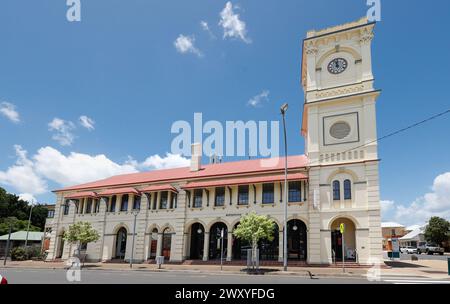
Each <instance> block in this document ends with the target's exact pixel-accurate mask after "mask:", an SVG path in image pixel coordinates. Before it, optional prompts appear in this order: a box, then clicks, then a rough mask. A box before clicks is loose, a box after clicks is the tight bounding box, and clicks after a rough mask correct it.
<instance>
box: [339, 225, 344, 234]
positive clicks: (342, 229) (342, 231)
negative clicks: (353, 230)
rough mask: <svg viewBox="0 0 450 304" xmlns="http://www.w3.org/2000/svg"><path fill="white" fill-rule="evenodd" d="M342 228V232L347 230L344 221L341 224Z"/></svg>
mask: <svg viewBox="0 0 450 304" xmlns="http://www.w3.org/2000/svg"><path fill="white" fill-rule="evenodd" d="M340 230H341V233H344V232H345V224H344V223H342V224H341V226H340Z"/></svg>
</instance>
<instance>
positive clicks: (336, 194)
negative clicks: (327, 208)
mask: <svg viewBox="0 0 450 304" xmlns="http://www.w3.org/2000/svg"><path fill="white" fill-rule="evenodd" d="M333 200H335V201H339V200H341V183H340V182H339V181H334V182H333Z"/></svg>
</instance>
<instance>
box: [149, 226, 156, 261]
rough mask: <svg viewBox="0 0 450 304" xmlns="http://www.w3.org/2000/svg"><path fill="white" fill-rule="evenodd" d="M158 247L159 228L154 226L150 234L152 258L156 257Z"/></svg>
mask: <svg viewBox="0 0 450 304" xmlns="http://www.w3.org/2000/svg"><path fill="white" fill-rule="evenodd" d="M157 248H158V229H156V228H154V229H153V230H152V233H151V234H150V259H153V260H154V259H156V250H157Z"/></svg>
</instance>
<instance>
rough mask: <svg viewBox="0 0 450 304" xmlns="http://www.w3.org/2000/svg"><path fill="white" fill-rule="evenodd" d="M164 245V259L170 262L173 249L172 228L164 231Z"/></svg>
mask: <svg viewBox="0 0 450 304" xmlns="http://www.w3.org/2000/svg"><path fill="white" fill-rule="evenodd" d="M162 239H163V243H162V254H163V256H164V258H165V259H166V260H167V261H168V260H170V251H171V249H172V232H171V231H170V228H169V227H167V228H166V229H164V231H163V237H162Z"/></svg>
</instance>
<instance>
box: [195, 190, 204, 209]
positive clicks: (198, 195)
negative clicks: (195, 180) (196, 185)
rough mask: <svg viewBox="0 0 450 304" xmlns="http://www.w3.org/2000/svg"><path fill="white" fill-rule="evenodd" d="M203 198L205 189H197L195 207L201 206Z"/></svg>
mask: <svg viewBox="0 0 450 304" xmlns="http://www.w3.org/2000/svg"><path fill="white" fill-rule="evenodd" d="M202 200H203V190H202V189H196V190H195V191H194V208H201V207H202Z"/></svg>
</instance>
